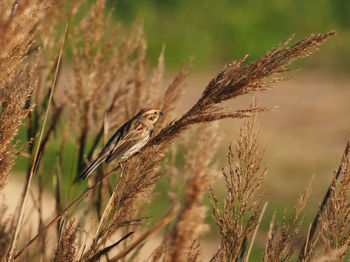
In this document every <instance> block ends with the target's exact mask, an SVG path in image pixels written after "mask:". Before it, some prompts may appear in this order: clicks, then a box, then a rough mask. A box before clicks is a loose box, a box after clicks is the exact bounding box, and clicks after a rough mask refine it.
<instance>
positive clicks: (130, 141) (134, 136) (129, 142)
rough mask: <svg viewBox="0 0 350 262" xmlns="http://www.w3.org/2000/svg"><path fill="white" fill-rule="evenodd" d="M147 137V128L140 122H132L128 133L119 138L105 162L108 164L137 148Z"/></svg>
mask: <svg viewBox="0 0 350 262" xmlns="http://www.w3.org/2000/svg"><path fill="white" fill-rule="evenodd" d="M146 135H147V127H146V126H145V125H144V124H143V123H141V122H133V123H132V124H131V127H130V128H129V130H128V132H127V133H126V134H124V136H123V137H120V139H119V140H118V142H117V143H116V145H115V146H114V148H113V150H112V151H111V152H110V154H109V155H108V157H107V158H106V162H110V161H112V160H114V159H116V158H119V157H122V156H123V155H124V154H125V153H127V152H128V151H129V150H131V149H132V148H133V147H135V146H136V147H137V144H138V143H140V142H141V141H142V140H143V139H144V138H145V136H146Z"/></svg>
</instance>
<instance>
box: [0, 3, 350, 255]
mask: <svg viewBox="0 0 350 262" xmlns="http://www.w3.org/2000/svg"><path fill="white" fill-rule="evenodd" d="M105 5H106V3H105V1H103V0H97V1H96V2H94V3H93V5H91V6H88V5H87V6H86V5H85V4H84V3H83V1H74V2H72V1H49V0H47V1H41V2H40V3H37V2H36V1H31V0H28V1H15V2H14V3H12V4H9V3H8V2H3V3H1V4H0V8H1V21H0V22H1V23H0V32H1V35H2V36H3V37H2V39H1V40H0V45H1V49H0V50H1V57H0V58H1V60H0V67H1V71H0V72H1V73H0V74H2V75H1V78H0V79H1V80H0V94H1V103H2V107H1V120H0V121H1V129H0V138H1V142H2V143H1V146H0V156H1V157H0V167H1V168H0V170H1V171H0V185H1V188H3V187H4V186H6V181H7V178H8V175H9V173H10V170H11V167H12V165H13V164H14V162H15V161H16V156H17V155H22V156H24V157H27V158H28V166H27V173H26V175H25V176H23V178H24V179H23V180H25V183H24V185H25V187H24V190H23V197H22V198H21V200H20V203H19V205H18V208H17V209H16V211H15V213H14V214H7V217H6V216H3V217H2V218H1V220H0V234H1V238H0V239H1V240H0V254H1V259H2V260H3V261H6V260H8V261H13V260H17V261H20V260H26V261H36V260H40V261H47V260H53V261H99V260H104V261H119V260H121V261H140V260H147V261H199V260H200V257H201V256H200V254H201V248H200V246H201V244H200V235H201V233H202V232H204V231H206V230H207V229H208V227H207V225H205V222H204V219H205V217H206V215H207V212H206V211H207V207H205V206H204V204H203V198H204V197H205V195H206V194H207V193H208V191H209V188H210V185H212V184H213V183H214V181H215V179H216V175H215V174H216V173H217V171H216V167H215V166H213V165H212V162H213V156H214V154H215V149H216V145H217V141H218V138H219V135H218V130H217V126H216V125H215V123H213V122H214V121H219V120H222V119H226V118H231V119H241V118H248V119H247V120H246V121H245V122H244V123H243V126H242V129H241V132H240V136H239V137H238V139H237V140H236V142H235V143H234V146H230V147H229V153H228V161H227V162H228V163H227V167H226V168H225V169H224V170H223V171H222V174H223V176H224V180H225V188H226V194H225V198H224V201H223V204H221V202H220V200H218V198H217V197H216V195H215V193H214V192H213V191H211V194H210V195H211V209H212V213H213V217H214V220H215V223H216V224H217V226H218V229H219V233H220V238H221V241H220V244H219V247H218V250H217V252H216V253H215V254H213V257H212V258H208V259H207V260H211V261H242V260H248V258H249V252H248V251H247V250H248V249H247V247H248V246H251V245H253V244H254V243H253V242H254V238H252V233H253V232H254V230H255V231H256V230H257V226H258V224H259V217H260V219H261V216H262V210H263V203H264V202H265V196H266V192H263V190H262V185H263V183H264V178H265V175H266V173H267V170H266V169H264V168H263V167H262V166H261V163H262V162H261V161H262V158H263V151H262V150H260V149H259V146H258V131H257V130H258V128H257V127H256V123H255V121H256V116H257V114H258V113H260V112H268V111H271V110H272V109H273V108H263V107H261V106H260V105H259V104H258V103H257V102H256V100H254V101H253V103H252V104H251V105H250V106H247V108H246V109H241V110H233V109H231V108H227V107H224V103H225V102H226V101H229V100H233V99H235V98H236V97H238V96H242V95H247V94H249V93H252V92H256V91H261V90H268V89H270V88H272V87H273V84H274V83H276V82H279V81H282V80H284V76H283V75H281V74H282V73H285V72H288V71H290V70H291V69H290V67H288V66H289V64H290V63H292V62H293V61H294V60H295V59H297V58H303V57H306V56H308V55H309V54H311V53H312V52H313V51H315V50H316V49H317V47H318V46H319V45H320V44H322V43H323V42H325V41H326V40H328V38H330V37H331V36H332V35H334V34H335V33H334V32H329V33H326V34H317V35H311V36H308V37H306V38H304V39H303V40H301V41H299V42H297V43H296V44H293V45H289V42H290V41H291V39H292V37H290V38H288V39H287V40H285V41H284V42H282V43H281V44H280V45H279V46H277V47H276V48H274V49H272V50H271V51H269V52H268V53H267V54H266V55H265V56H263V57H261V58H260V59H258V60H256V61H254V62H252V63H249V64H244V60H245V59H246V56H245V57H243V58H242V59H240V60H239V61H232V62H231V63H229V64H228V65H227V66H225V67H224V69H223V70H222V71H221V72H220V73H219V74H218V75H217V76H216V77H214V78H213V80H212V81H211V82H210V83H209V84H208V85H207V86H206V87H205V88H204V90H203V93H202V95H201V97H199V99H198V100H197V101H196V103H195V104H194V105H193V106H192V107H191V108H190V109H189V110H188V111H187V112H186V113H185V114H183V115H182V116H179V115H178V114H177V113H176V112H177V106H178V105H177V104H178V101H179V98H180V96H181V94H182V90H183V87H184V81H185V79H186V77H187V75H188V73H189V71H190V67H191V61H188V62H187V63H184V65H183V68H182V69H181V70H180V72H179V73H178V74H177V75H176V77H175V78H174V80H173V81H172V82H171V83H170V84H168V85H165V84H164V80H163V75H164V48H163V49H162V50H160V55H159V60H158V65H157V66H156V67H155V68H153V69H152V68H150V66H149V65H148V64H147V60H146V50H147V44H146V41H145V38H144V34H143V28H142V24H140V23H135V26H134V27H133V29H132V30H131V31H130V32H128V34H127V35H125V34H122V33H121V32H122V31H121V27H120V26H115V25H113V24H111V23H110V17H111V12H109V11H107V10H106V6H105ZM79 17H82V18H80V19H79ZM62 24H66V25H67V27H66V30H65V31H64V32H62ZM63 47H65V48H67V47H68V49H69V50H71V52H72V58H73V67H72V68H73V74H71V75H69V74H68V73H66V71H65V68H64V64H63V63H62V62H61V61H64V60H65V58H66V53H67V52H63ZM67 68H68V67H67ZM149 106H152V107H159V108H160V109H161V110H162V111H163V112H164V113H165V117H164V118H163V119H162V120H161V121H160V122H159V123H158V125H157V129H156V132H155V135H154V137H153V138H152V140H151V141H149V143H148V144H147V145H146V146H145V147H144V148H143V149H142V150H141V152H140V153H139V154H136V155H133V156H132V157H130V158H129V159H128V160H127V161H126V162H125V163H122V164H120V163H112V164H110V165H108V166H107V165H102V166H101V167H100V168H99V169H98V170H97V171H96V172H95V174H94V176H92V177H91V178H90V179H89V180H88V184H87V185H85V184H83V182H81V181H77V180H76V177H77V176H78V175H79V174H80V172H81V171H82V170H83V169H84V168H85V166H86V165H87V164H88V163H89V161H90V160H91V159H92V158H93V157H94V156H95V155H96V154H97V153H98V151H99V146H100V145H101V144H102V143H104V142H105V141H106V139H108V137H109V136H110V135H111V134H113V132H114V131H115V130H116V128H118V126H120V125H121V124H122V123H123V122H125V121H127V120H128V119H130V118H131V117H132V116H133V115H134V114H135V113H136V112H137V111H138V110H140V109H141V108H143V107H149ZM204 124H206V126H205V128H202V127H203V126H202V125H204ZM21 127H22V128H25V130H26V134H27V137H26V139H24V141H22V144H23V143H24V146H23V147H19V146H18V145H19V143H17V146H16V144H15V143H14V137H15V135H16V133H17V132H18V131H19V129H20V128H21ZM199 127H201V128H199ZM191 129H192V130H194V129H195V130H196V135H195V136H194V137H192V138H189V132H186V131H190V130H191ZM179 137H187V138H186V139H185V140H184V141H183V142H182V143H179V142H177V141H178V140H177V139H178V138H179ZM193 141H194V142H193ZM49 143H53V144H55V152H54V153H55V161H51V162H50V165H51V166H50V170H49V171H47V170H46V168H45V167H44V162H45V161H44V160H45V159H46V158H47V157H48V155H49V152H48V150H47V148H48V144H49ZM175 144H177V146H175ZM179 147H182V148H185V149H186V150H187V151H188V152H187V153H186V154H185V155H184V163H183V166H178V165H176V155H177V154H178V148H179ZM67 155H69V156H70V157H67ZM348 164H349V156H348V150H346V152H345V155H344V158H343V161H342V164H341V167H340V169H339V170H340V171H339V172H338V173H337V175H336V176H335V177H334V179H333V180H332V183H331V186H330V193H329V194H328V195H327V196H326V198H325V201H324V203H323V204H322V206H321V208H320V212H319V213H318V214H317V216H316V219H315V221H316V222H315V224H314V225H313V227H312V231H311V230H310V233H309V234H308V235H307V236H304V238H305V240H306V242H305V245H304V247H303V248H300V247H298V246H295V245H294V243H295V238H296V236H297V233H298V231H299V228H300V220H299V217H300V215H301V212H302V210H303V208H304V205H305V202H306V199H307V197H308V194H309V193H308V192H309V188H308V189H307V190H306V193H304V194H302V196H301V197H300V199H299V200H298V202H297V205H296V207H295V211H294V214H293V216H292V217H286V215H285V216H284V218H283V220H282V221H281V222H278V223H277V225H278V226H271V230H270V233H269V238H268V239H267V242H266V250H265V253H264V256H263V257H262V258H261V259H262V260H264V261H277V260H278V261H280V260H287V259H289V258H290V257H292V256H297V254H298V251H299V253H300V255H299V260H300V261H308V260H310V259H313V258H314V257H317V256H335V257H336V258H337V259H341V258H342V257H343V256H344V254H345V253H346V251H347V248H348V245H349V234H348V226H349V221H350V218H349V216H348V205H349V204H348V202H347V201H348V200H347V198H346V195H347V190H348V184H349V179H347V176H348V175H349V174H348V173H349V168H348ZM121 165H122V168H120V167H121ZM162 177H169V181H170V182H169V184H170V187H169V192H168V199H169V205H168V208H166V209H165V210H163V212H162V213H161V214H158V215H157V216H156V217H155V220H156V221H155V223H154V224H152V223H150V222H149V215H148V209H147V207H148V206H149V205H150V203H152V201H153V200H154V197H155V195H156V194H157V192H156V190H155V185H156V183H157V182H158V181H159V179H160V178H162ZM340 177H341V179H339V178H340ZM32 179H34V180H35V181H36V183H34V184H33V183H31V181H32ZM338 180H339V182H338ZM34 186H35V188H34ZM45 188H50V189H52V190H53V192H54V194H53V195H54V196H55V205H56V206H55V213H54V214H52V218H51V219H50V220H49V221H45V219H44V216H43V210H42V208H43V207H42V201H43V197H44V196H43V192H44V189H45ZM33 191H37V192H38V194H37V196H35V195H34V194H29V192H33ZM29 197H30V198H32V199H33V201H34V202H35V203H36V205H35V209H36V211H37V212H38V214H39V218H38V221H37V222H38V227H37V228H35V229H34V231H31V232H30V231H29V230H28V228H27V227H26V219H27V216H25V215H26V214H29V212H30V210H28V208H27V206H26V200H27V199H28V198H29ZM79 204H80V205H79ZM4 205H6V203H4ZM5 209H6V207H5V206H3V207H2V211H3V213H4V212H5ZM339 219H341V221H342V223H341V224H337V221H339ZM275 224H276V221H272V222H271V225H275ZM164 228H167V230H163V240H162V242H161V243H160V245H159V246H154V247H152V250H151V251H152V252H150V253H151V255H150V256H149V257H148V258H144V257H142V256H143V255H142V254H143V253H142V249H143V247H144V244H145V242H147V240H149V238H150V237H151V236H152V235H153V234H155V233H156V232H159V231H161V230H162V229H164ZM311 232H312V233H311ZM28 235H29V237H28Z"/></svg>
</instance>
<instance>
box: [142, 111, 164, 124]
mask: <svg viewBox="0 0 350 262" xmlns="http://www.w3.org/2000/svg"><path fill="white" fill-rule="evenodd" d="M139 115H140V116H141V117H142V118H143V119H145V120H146V121H147V122H149V123H152V124H155V123H156V122H157V120H158V118H159V117H160V116H162V115H163V113H162V112H160V110H159V109H156V108H144V109H142V110H141V111H140V112H139Z"/></svg>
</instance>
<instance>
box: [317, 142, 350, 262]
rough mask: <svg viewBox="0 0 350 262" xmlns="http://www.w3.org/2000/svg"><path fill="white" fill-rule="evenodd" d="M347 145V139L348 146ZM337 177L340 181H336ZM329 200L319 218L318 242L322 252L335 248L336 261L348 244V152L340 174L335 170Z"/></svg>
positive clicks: (349, 206)
mask: <svg viewBox="0 0 350 262" xmlns="http://www.w3.org/2000/svg"><path fill="white" fill-rule="evenodd" d="M347 147H349V141H348V146H347ZM338 177H339V179H340V181H339V182H337V178H338ZM330 188H331V191H330V197H329V200H328V202H327V204H326V206H325V208H324V211H323V213H322V214H321V216H320V218H319V226H320V243H321V246H322V248H323V254H328V253H331V252H332V251H333V250H337V252H336V254H337V256H336V257H337V261H342V260H343V259H344V255H345V252H346V251H347V249H348V247H349V244H350V201H349V199H348V196H349V188H350V154H349V153H348V152H347V154H345V155H344V156H343V160H342V163H341V165H340V174H339V175H338V174H337V172H335V174H334V176H333V180H332V183H331V187H330Z"/></svg>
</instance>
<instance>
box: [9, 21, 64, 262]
mask: <svg viewBox="0 0 350 262" xmlns="http://www.w3.org/2000/svg"><path fill="white" fill-rule="evenodd" d="M67 32H68V24H66V29H65V33H64V39H63V42H62V47H61V49H60V52H59V57H58V61H57V66H56V71H55V76H54V78H53V82H52V86H51V92H50V97H49V101H48V105H47V108H46V111H45V116H44V120H43V125H42V128H41V131H40V136H39V140H38V146H37V148H36V151H35V155H34V160H33V165H32V168H31V170H30V175H29V179H28V181H27V183H26V185H25V191H24V196H23V198H22V202H21V203H20V212H19V214H18V218H17V219H16V226H15V233H14V236H13V239H12V242H11V249H10V251H9V261H11V260H12V258H13V256H14V250H15V247H16V243H17V238H18V235H19V232H20V229H21V226H22V220H23V217H24V209H25V207H26V201H27V197H28V193H29V190H30V186H31V181H32V178H33V176H34V173H35V171H36V161H37V158H38V157H39V154H40V152H39V149H40V145H41V141H42V138H43V134H44V129H45V125H46V121H47V118H48V113H49V109H50V105H51V102H52V97H53V91H54V88H55V86H56V80H57V75H58V68H59V66H60V62H61V58H62V53H63V46H64V43H65V40H66V36H67Z"/></svg>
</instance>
